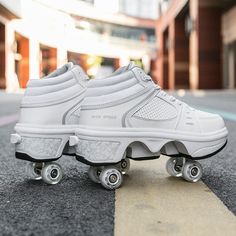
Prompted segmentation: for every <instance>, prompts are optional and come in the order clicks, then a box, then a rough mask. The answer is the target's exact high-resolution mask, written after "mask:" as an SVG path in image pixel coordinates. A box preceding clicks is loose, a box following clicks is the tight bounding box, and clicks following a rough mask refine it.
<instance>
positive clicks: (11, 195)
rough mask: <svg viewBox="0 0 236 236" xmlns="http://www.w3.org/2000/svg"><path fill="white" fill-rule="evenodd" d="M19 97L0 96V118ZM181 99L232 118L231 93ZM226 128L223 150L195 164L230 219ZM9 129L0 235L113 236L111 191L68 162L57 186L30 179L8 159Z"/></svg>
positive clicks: (2, 139)
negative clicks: (223, 205)
mask: <svg viewBox="0 0 236 236" xmlns="http://www.w3.org/2000/svg"><path fill="white" fill-rule="evenodd" d="M20 97H21V96H19V95H6V94H4V93H0V117H1V116H5V115H6V114H15V113H16V112H18V111H19V100H20ZM181 99H182V100H186V101H188V102H189V103H191V104H194V105H196V106H199V105H201V106H202V107H203V106H204V107H205V108H206V109H208V108H214V109H218V110H223V111H227V112H231V115H235V117H236V105H235V104H236V92H233V93H228V92H226V93H220V94H219V93H215V94H213V93H209V94H208V95H206V96H203V97H202V96H201V97H195V96H192V95H190V94H187V95H186V96H184V97H182V98H181ZM226 125H227V127H228V129H229V131H230V133H229V142H228V145H227V147H226V148H225V149H224V150H223V151H222V152H220V153H219V154H217V155H216V156H215V157H213V158H210V159H206V160H202V161H201V162H202V165H203V167H204V175H203V181H204V182H205V183H206V184H207V185H208V186H209V187H210V188H211V189H212V191H213V192H214V193H215V194H216V195H217V196H218V197H219V198H220V199H221V200H222V201H223V202H224V204H225V205H226V206H227V207H228V208H229V209H230V210H231V211H232V212H233V213H234V214H236V145H235V143H236V122H234V121H226ZM13 127H14V124H9V125H5V126H2V127H0V166H1V169H0V235H113V230H114V204H115V192H112V191H106V190H104V189H103V188H101V187H100V185H96V184H94V183H92V182H91V181H90V180H89V179H88V176H87V173H86V171H87V168H88V167H87V166H86V165H84V164H81V163H79V162H78V161H76V160H75V159H74V158H73V157H62V158H61V159H60V160H59V163H60V164H61V165H62V167H63V169H64V173H65V174H64V178H63V180H62V181H61V182H60V183H59V184H58V185H55V186H48V185H46V184H44V183H43V182H41V181H32V180H30V179H29V177H28V176H27V173H26V165H27V162H26V161H21V160H17V159H15V158H14V149H13V147H12V145H11V144H10V142H9V135H10V133H12V132H13ZM130 217H132V216H130Z"/></svg>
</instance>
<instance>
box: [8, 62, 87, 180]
mask: <svg viewBox="0 0 236 236" xmlns="http://www.w3.org/2000/svg"><path fill="white" fill-rule="evenodd" d="M86 80H87V76H86V75H85V73H84V72H83V70H82V69H81V68H80V67H79V66H77V65H73V63H68V64H66V65H64V66H63V67H61V68H59V69H57V70H56V71H54V72H52V73H51V74H49V75H48V76H46V77H44V78H42V79H35V80H29V82H28V84H27V89H26V91H25V94H24V97H23V99H22V102H21V115H20V119H19V123H17V124H16V126H15V131H16V133H15V134H12V135H11V142H12V143H13V144H15V151H16V153H15V155H16V158H19V159H24V160H29V161H33V162H37V163H32V164H31V165H32V166H31V171H32V174H33V175H34V176H33V177H34V178H36V179H40V178H41V177H43V179H44V180H45V182H47V183H49V184H55V183H57V182H59V181H60V179H61V168H60V166H59V164H57V163H49V161H52V160H56V159H58V158H60V157H61V156H62V154H63V153H66V154H73V153H74V152H75V150H74V149H73V148H71V147H70V146H69V145H68V141H69V138H70V137H72V141H73V135H74V132H75V128H76V127H78V124H79V112H80V107H81V102H82V100H83V98H84V93H85V81H86ZM74 137H75V136H74ZM45 163H47V164H45ZM48 174H49V175H48Z"/></svg>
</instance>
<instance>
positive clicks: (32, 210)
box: [0, 93, 115, 236]
mask: <svg viewBox="0 0 236 236" xmlns="http://www.w3.org/2000/svg"><path fill="white" fill-rule="evenodd" d="M19 98H20V96H19V95H4V94H2V93H0V117H1V116H3V115H6V114H11V113H15V112H18V111H19ZM13 127H14V124H10V125H7V126H4V127H0V150H1V151H0V167H1V169H0V235H43V236H47V235H50V236H51V235H113V226H114V199H115V192H112V191H106V190H104V189H103V188H101V187H100V185H97V184H94V183H92V182H91V181H90V180H89V179H88V176H87V169H88V167H87V166H86V165H84V164H82V163H80V162H78V161H76V160H75V158H73V157H66V156H64V157H62V158H61V159H60V160H59V163H60V164H61V165H62V167H63V170H64V178H63V180H62V181H61V182H60V183H59V184H57V185H53V186H49V185H46V184H45V183H43V182H42V181H33V180H30V179H29V177H28V176H27V173H26V172H27V168H26V166H27V164H28V162H26V161H22V160H17V159H15V157H14V147H13V146H12V145H11V144H10V142H9V135H10V134H11V133H12V132H13Z"/></svg>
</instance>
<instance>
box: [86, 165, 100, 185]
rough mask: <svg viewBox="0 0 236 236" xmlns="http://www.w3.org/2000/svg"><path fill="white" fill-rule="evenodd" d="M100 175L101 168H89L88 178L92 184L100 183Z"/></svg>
mask: <svg viewBox="0 0 236 236" xmlns="http://www.w3.org/2000/svg"><path fill="white" fill-rule="evenodd" d="M100 173H101V167H96V166H90V167H89V170H88V176H89V178H90V179H91V180H92V181H93V182H94V183H100V179H99V175H100Z"/></svg>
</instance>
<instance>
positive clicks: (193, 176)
mask: <svg viewBox="0 0 236 236" xmlns="http://www.w3.org/2000/svg"><path fill="white" fill-rule="evenodd" d="M182 174H183V178H184V179H185V180H187V181H189V182H197V181H198V180H200V179H201V177H202V166H201V164H200V163H199V162H197V161H187V162H185V164H184V166H183V171H182Z"/></svg>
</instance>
